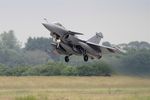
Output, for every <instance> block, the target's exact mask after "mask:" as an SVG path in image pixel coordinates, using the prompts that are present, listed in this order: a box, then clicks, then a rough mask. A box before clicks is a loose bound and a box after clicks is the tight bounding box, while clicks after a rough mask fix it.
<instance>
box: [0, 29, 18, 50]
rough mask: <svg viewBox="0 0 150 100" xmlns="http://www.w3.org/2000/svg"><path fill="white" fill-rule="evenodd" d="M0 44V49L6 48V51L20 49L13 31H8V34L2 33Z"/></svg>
mask: <svg viewBox="0 0 150 100" xmlns="http://www.w3.org/2000/svg"><path fill="white" fill-rule="evenodd" d="M0 43H1V45H0V46H2V47H1V48H8V49H18V48H20V44H19V42H18V40H17V38H16V37H15V35H14V31H13V30H10V31H9V32H3V33H2V34H0Z"/></svg>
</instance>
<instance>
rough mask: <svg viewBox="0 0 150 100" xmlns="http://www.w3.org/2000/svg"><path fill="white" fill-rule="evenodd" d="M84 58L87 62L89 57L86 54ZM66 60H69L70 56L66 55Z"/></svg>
mask: <svg viewBox="0 0 150 100" xmlns="http://www.w3.org/2000/svg"><path fill="white" fill-rule="evenodd" d="M83 59H84V61H85V62H87V61H88V59H89V57H88V55H84V56H83ZM65 62H69V56H65Z"/></svg>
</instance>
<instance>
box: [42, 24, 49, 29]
mask: <svg viewBox="0 0 150 100" xmlns="http://www.w3.org/2000/svg"><path fill="white" fill-rule="evenodd" d="M42 25H43V26H44V27H45V28H47V29H48V30H49V28H50V25H49V24H47V23H42Z"/></svg>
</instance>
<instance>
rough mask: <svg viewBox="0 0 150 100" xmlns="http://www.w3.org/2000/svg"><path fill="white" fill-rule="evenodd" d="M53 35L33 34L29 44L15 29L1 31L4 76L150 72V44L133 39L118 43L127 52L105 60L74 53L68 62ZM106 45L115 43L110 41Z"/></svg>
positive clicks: (0, 66) (0, 68)
mask: <svg viewBox="0 0 150 100" xmlns="http://www.w3.org/2000/svg"><path fill="white" fill-rule="evenodd" d="M51 42H52V39H51V38H43V37H37V38H35V37H34V38H32V37H29V38H28V40H27V42H26V43H25V46H24V47H22V45H21V43H20V42H19V41H18V40H17V38H16V36H15V33H14V31H12V30H10V31H8V32H3V33H1V34H0V75H16V76H20V75H48V76H49V75H78V76H80V75H81V76H82V75H85V76H89V75H106V76H109V75H111V74H112V73H116V74H126V75H150V44H149V43H148V42H144V41H142V42H139V41H132V42H130V43H128V44H126V43H122V44H118V45H117V46H119V47H121V48H122V49H124V50H126V51H127V53H126V54H108V55H104V56H103V58H102V59H101V60H94V61H93V60H91V61H89V62H88V63H85V62H84V61H83V59H82V57H77V56H74V57H72V58H71V61H70V62H69V63H68V64H66V63H65V62H64V59H63V56H59V55H56V54H55V53H54V52H53V51H54V48H53V47H52V46H51V44H50V43H51ZM103 45H108V46H112V44H110V43H109V42H103Z"/></svg>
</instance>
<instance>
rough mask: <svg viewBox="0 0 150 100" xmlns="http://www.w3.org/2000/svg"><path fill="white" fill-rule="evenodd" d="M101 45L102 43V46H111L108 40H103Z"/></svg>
mask: <svg viewBox="0 0 150 100" xmlns="http://www.w3.org/2000/svg"><path fill="white" fill-rule="evenodd" d="M102 45H104V46H111V44H110V43H109V42H108V41H106V42H103V43H102Z"/></svg>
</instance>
